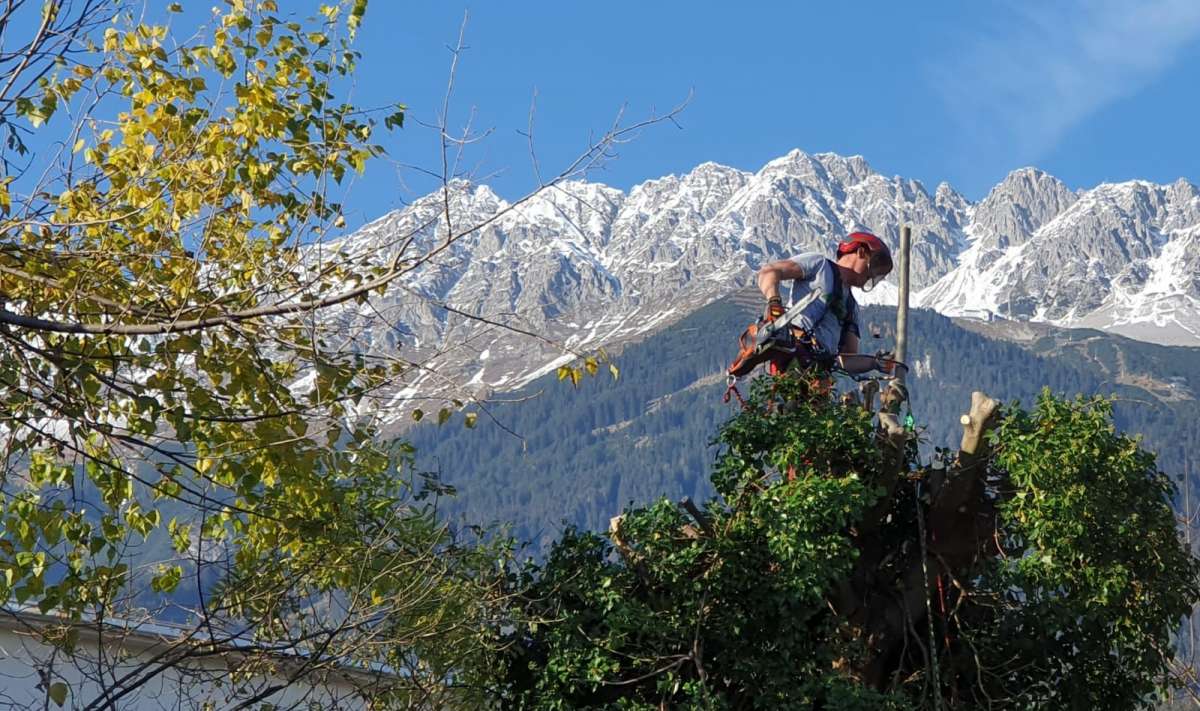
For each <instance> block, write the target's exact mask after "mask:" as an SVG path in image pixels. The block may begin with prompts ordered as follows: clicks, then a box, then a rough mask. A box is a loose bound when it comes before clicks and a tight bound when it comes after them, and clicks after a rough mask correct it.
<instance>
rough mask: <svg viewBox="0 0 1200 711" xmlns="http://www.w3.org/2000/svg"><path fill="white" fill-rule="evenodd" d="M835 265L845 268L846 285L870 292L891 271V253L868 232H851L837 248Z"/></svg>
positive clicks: (881, 241)
mask: <svg viewBox="0 0 1200 711" xmlns="http://www.w3.org/2000/svg"><path fill="white" fill-rule="evenodd" d="M837 257H838V258H837V263H838V265H839V266H842V267H845V268H846V271H847V272H848V274H845V280H846V283H847V284H849V285H850V286H856V287H858V288H860V289H862V290H863V291H870V290H871V289H872V288H874V286H875V285H876V284H878V283H879V282H881V281H883V278H884V277H885V276H887V275H888V273H889V272H891V271H892V253H891V252H890V251H889V250H888V248H887V245H886V244H884V243H883V240H881V239H879V238H878V237H876V236H875V235H873V234H871V233H870V232H851V233H850V234H849V235H847V236H846V239H845V240H844V241H842V242H840V243H839V244H838V246H837Z"/></svg>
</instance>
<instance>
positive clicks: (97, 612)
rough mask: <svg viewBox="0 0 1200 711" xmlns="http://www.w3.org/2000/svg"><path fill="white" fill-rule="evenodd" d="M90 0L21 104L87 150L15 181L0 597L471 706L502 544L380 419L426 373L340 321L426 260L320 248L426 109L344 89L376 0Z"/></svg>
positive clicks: (0, 391) (41, 158)
mask: <svg viewBox="0 0 1200 711" xmlns="http://www.w3.org/2000/svg"><path fill="white" fill-rule="evenodd" d="M18 4H19V3H18ZM60 5H62V3H46V4H45V7H46V8H47V9H48V11H49V10H55V9H57V8H59V6H60ZM68 5H70V4H69V3H68ZM80 5H81V7H80V8H74V7H68V8H66V9H68V10H70V11H71V12H73V13H76V15H77V16H81V19H78V20H77V24H76V26H75V28H76V32H75V34H74V35H72V37H73V38H74V39H64V40H63V46H64V47H70V50H69V51H62V52H57V53H56V54H57V56H48V55H47V52H48V51H49V50H46V51H44V52H43V53H42V56H37V57H35V56H32V55H34V54H35V53H36V52H37V51H38V50H37V47H38V46H39V45H37V42H36V40H34V42H33V43H31V44H30V45H29V50H28V51H29V53H30V55H31V56H30V57H28V58H27V59H28V60H29V62H28V63H26V62H22V64H21V66H27V67H34V69H30V70H28V71H29V73H28V74H27V75H26V76H10V77H8V79H7V82H8V86H9V88H11V89H13V90H14V91H16V90H21V91H24V92H25V94H24V95H22V96H20V97H19V98H16V100H15V101H11V102H4V103H3V105H2V106H0V125H4V126H7V127H9V128H10V129H12V127H13V125H14V124H15V123H16V122H17V121H20V122H21V134H18V133H14V134H13V135H14V136H19V135H23V133H25V132H29V131H38V132H42V135H39V136H38V141H37V143H38V144H40V145H45V146H51V145H54V144H58V145H61V146H63V150H62V151H49V150H48V151H46V152H44V153H42V154H40V155H31V156H30V157H29V159H28V160H25V161H22V162H21V163H22V164H21V165H20V166H19V169H18V168H17V167H15V165H14V163H13V162H12V160H11V158H12V157H11V156H10V155H8V154H7V153H6V154H5V155H4V156H3V158H4V160H3V162H2V165H3V166H4V170H5V171H6V174H5V175H3V176H0V294H3V298H2V299H0V301H2V302H3V303H0V341H2V343H3V346H2V347H0V409H3V410H4V412H5V424H4V427H3V429H2V430H0V439H2V440H3V449H4V456H5V462H4V464H5V467H4V475H3V477H2V478H0V487H2V492H0V493H2V495H0V601H6V600H10V599H11V600H13V601H15V602H17V603H19V604H22V605H26V606H36V607H37V608H38V609H40V610H42V611H43V612H53V613H56V614H58V615H60V616H61V617H62V619H63V620H64V621H65V622H72V621H75V622H77V621H81V620H85V619H86V620H89V624H92V623H93V622H94V624H96V625H100V624H102V623H103V621H104V619H105V618H106V617H116V618H118V620H119V618H121V617H122V615H124V614H129V615H133V614H136V615H138V617H139V618H140V617H141V614H142V613H141V612H137V611H136V609H137V608H142V607H150V608H152V609H153V610H154V613H165V614H171V615H174V616H176V617H177V618H178V617H183V619H182V620H181V621H182V622H183V623H188V624H197V630H198V631H197V632H196V634H195V636H194V638H195V639H201V638H204V637H207V636H213V637H215V638H220V639H228V640H234V641H245V639H247V638H253V640H254V641H258V642H262V645H261V649H263V650H279V651H282V652H284V653H296V654H301V655H303V656H304V657H305V659H307V660H309V662H310V663H311V666H310V668H311V669H313V670H316V671H322V672H323V670H324V667H325V666H326V665H328V664H332V663H362V664H368V663H378V662H390V663H391V664H392V665H393V666H394V667H395V668H397V669H400V670H402V673H400V674H397V675H395V677H393V678H392V679H391V680H390V681H388V680H385V681H386V682H387V683H390V684H392V685H393V686H398V687H401V689H400V691H397V692H396V693H397V694H402V693H407V694H408V696H406V697H404V698H403V699H401V698H399V697H397V704H401V703H403V704H408V703H413V704H416V703H431V704H433V705H438V704H439V703H443V702H446V701H447V700H448V698H449V697H439V698H437V699H434V700H431V699H430V696H431V695H436V693H437V692H439V691H446V693H447V694H448V695H449V696H452V697H455V698H460V697H461V695H462V692H461V691H458V690H454V691H452V692H450V691H447V690H448V689H449V688H450V686H451V684H450V683H449V679H450V677H451V676H453V677H454V678H455V679H456V680H461V679H463V678H464V677H463V673H462V672H460V671H456V670H459V669H461V668H464V667H466V666H473V665H467V664H466V663H465V661H464V660H465V659H468V658H470V657H471V656H472V655H477V654H479V653H481V651H482V649H483V647H481V639H483V637H484V636H485V635H484V630H485V627H484V625H483V623H482V622H481V621H480V617H481V616H482V615H484V614H485V609H484V608H485V607H486V606H487V605H488V604H490V601H489V598H488V593H487V591H488V590H489V586H491V585H492V584H493V582H494V578H495V577H496V575H497V574H498V573H497V572H496V571H497V568H496V559H497V558H501V559H502V558H503V557H504V556H505V555H506V553H505V550H504V546H503V544H499V545H497V546H494V547H491V546H489V547H477V546H475V545H474V544H473V542H470V541H467V540H463V539H460V538H457V537H455V536H453V535H452V534H451V532H450V531H449V529H448V528H447V527H446V526H445V525H443V524H442V523H441V522H440V521H439V520H438V518H437V516H436V515H435V511H436V510H437V506H436V502H437V499H438V494H439V493H441V492H444V491H447V489H445V488H443V487H441V486H440V485H439V484H437V482H436V478H426V479H424V480H422V478H421V477H419V476H418V475H417V473H416V472H415V470H414V467H413V463H412V457H411V449H410V448H407V447H406V446H403V445H397V446H395V447H390V448H389V447H386V446H382V445H380V444H379V441H378V439H377V435H378V434H379V433H378V432H377V431H376V430H375V429H374V426H373V424H372V422H371V421H370V420H369V419H367V418H362V417H359V416H358V415H359V413H360V408H359V406H360V405H361V404H362V401H363V398H364V397H367V396H368V394H369V393H371V392H372V391H374V390H376V389H378V388H380V387H382V386H383V385H384V384H386V383H389V382H390V381H391V380H393V379H395V378H397V377H400V376H402V375H403V373H404V369H405V365H406V364H404V363H403V362H401V361H398V360H395V359H385V358H381V357H378V356H377V355H373V354H368V353H364V352H363V351H362V350H361V349H360V348H358V346H357V344H349V345H346V339H344V338H343V337H340V336H339V337H336V338H335V337H334V334H331V333H330V332H329V331H328V330H327V329H326V328H325V327H324V326H322V324H323V323H325V321H323V320H322V319H321V318H318V317H317V315H316V312H318V311H321V310H327V309H331V308H334V307H337V306H338V305H340V304H347V305H351V306H353V305H356V304H361V303H362V302H364V301H365V300H366V299H367V297H368V295H371V294H377V293H380V292H382V291H385V290H386V289H387V288H388V285H389V284H390V283H391V282H392V281H393V280H395V279H397V278H398V277H399V276H400V275H401V273H402V270H403V269H406V268H412V264H411V263H409V264H405V265H403V266H401V265H400V264H399V261H398V259H397V260H396V261H393V262H392V263H391V264H388V263H381V262H379V261H378V260H373V259H371V258H368V257H364V256H363V255H349V254H346V253H344V252H342V251H340V250H338V249H337V248H336V246H331V247H330V248H329V249H327V250H324V251H321V250H315V249H312V248H313V247H315V246H316V243H317V242H319V241H321V240H324V239H326V238H327V237H328V236H330V235H332V234H335V233H336V232H337V230H339V229H341V228H342V227H344V225H345V220H344V218H343V217H342V211H341V205H340V204H339V203H338V201H337V200H336V199H335V197H334V196H333V192H334V191H335V190H337V189H338V188H337V186H338V185H339V184H341V183H342V182H343V181H344V180H345V179H346V178H347V177H351V176H353V175H354V174H355V173H361V172H362V170H363V168H364V166H365V164H366V162H367V161H368V160H370V159H371V158H373V157H375V156H378V155H380V153H381V152H382V148H381V147H380V145H378V144H377V143H376V142H375V141H376V139H377V137H376V133H377V128H380V126H378V122H377V116H378V118H379V119H381V120H382V127H381V128H383V129H393V128H399V127H401V126H402V125H403V118H404V109H403V107H402V106H391V107H387V108H386V109H384V110H382V111H369V110H368V111H364V110H362V109H360V108H359V107H356V106H354V105H352V104H350V103H348V102H346V101H345V100H344V90H345V89H348V85H349V83H350V81H351V80H352V77H353V73H354V70H355V66H356V62H357V61H358V53H357V52H356V51H355V50H354V49H353V46H352V44H351V40H352V39H353V36H354V34H355V33H356V31H357V30H358V28H359V27H360V24H361V22H362V19H363V15H364V12H365V10H366V6H367V3H366V1H365V0H342V1H340V2H329V3H327V4H324V5H320V6H316V4H315V3H314V8H313V9H314V10H315V13H314V16H312V17H309V18H306V19H302V18H300V17H299V16H294V15H290V14H289V15H283V16H281V15H280V12H279V9H278V7H277V4H276V2H274V0H224V2H222V3H218V7H217V8H215V9H214V12H213V14H212V19H211V24H210V25H209V26H207V27H204V28H200V29H199V30H193V29H192V28H186V29H184V30H178V28H176V29H174V30H173V29H172V27H171V26H167V25H152V24H146V23H145V22H143V21H142V16H141V15H140V14H139V13H138V12H137V11H136V10H137V8H133V7H130V6H127V5H125V4H120V3H118V4H116V5H119V9H121V10H122V12H120V13H118V14H117V15H116V16H115V17H112V18H110V17H108V16H102V15H101V14H100V13H101V11H102V10H106V9H107V8H108V7H109V6H110V4H109V3H82V4H80ZM89 8H90V10H89ZM169 9H170V10H171V11H177V10H178V9H179V8H178V7H176V4H173V5H172V7H171V8H169ZM89 12H90V13H91V14H88V13H89ZM109 19H111V22H109V21H108V20H109ZM175 21H176V22H177V21H178V20H175ZM6 26H7V25H6ZM9 29H10V30H14V28H12V27H9ZM14 31H15V30H14ZM56 32H57V30H56ZM39 34H40V33H39ZM51 34H54V33H51ZM67 34H69V33H64V36H66V35H67ZM24 51H25V50H22V52H24ZM16 71H17V72H20V71H21V69H20V68H19V67H18V69H17V70H16ZM20 87H25V88H24V89H20ZM10 98H11V97H10ZM380 114H382V115H380ZM14 130H15V129H14ZM25 150H26V147H25V146H24V145H23V144H21V143H20V141H19V139H16V140H14V141H10V142H7V143H5V144H4V145H3V146H0V151H9V152H11V151H17V152H18V153H24V152H25ZM373 256H377V255H373ZM406 256H407V257H408V258H410V259H412V260H413V261H417V260H416V256H417V255H415V253H409V254H408V255H406ZM329 320H330V321H332V320H333V319H332V318H330V319H329ZM341 335H342V336H344V334H341ZM459 406H461V403H460V404H459ZM449 415H450V410H449V409H445V410H443V412H442V413H441V414H439V416H438V420H439V421H443V422H444V421H445V420H446V419H448V418H449ZM471 422H473V419H472V420H471ZM424 484H429V486H425V485H424ZM131 608H133V609H132V610H131ZM180 610H186V611H187V612H186V613H181V612H179V611H180ZM154 613H152V614H154ZM200 618H202V619H203V622H202V624H200V623H197V622H196V621H197V619H200ZM466 621H473V622H474V624H471V623H469V622H466ZM222 624H225V625H227V627H225V628H221V625H222ZM314 640H319V643H318V642H316V641H314ZM180 650H181V651H180V653H181V654H184V655H185V657H186V651H187V650H186V645H182V646H181V647H180ZM205 654H208V652H205ZM264 654H266V652H264ZM417 657H420V659H421V664H420V665H419V666H418V665H417V664H416V662H415V659H416V658H417ZM167 661H168V662H169V661H170V660H169V659H168V660H167ZM239 663H241V662H239ZM155 666H156V667H157V671H155V672H153V673H163V671H164V670H169V669H170V668H171V664H169V663H164V664H162V665H161V666H159V665H158V664H157V662H156V665H155ZM246 668H248V669H253V668H255V666H254V664H252V663H249V662H246ZM97 673H99V674H101V675H103V674H109V673H111V670H107V669H101V670H99V671H98V672H97ZM145 681H146V680H145V679H132V677H130V678H129V683H131V684H134V685H135V686H136V685H140V684H144V683H145ZM52 689H53V690H52V692H50V693H52V694H53V696H52V700H54V701H55V702H56V703H60V704H61V700H60V698H59V697H60V696H61V695H62V694H63V693H64V692H62V691H60V690H59V687H52ZM230 693H231V694H237V693H242V692H241V691H238V689H237V687H233V690H232V691H230ZM80 702H81V703H87V702H88V700H86V699H81V700H80ZM226 702H228V705H233V703H232V698H231V699H222V700H220V701H219V702H217V703H216V705H218V706H225V705H227V704H226Z"/></svg>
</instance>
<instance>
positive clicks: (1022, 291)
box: [916, 168, 1200, 345]
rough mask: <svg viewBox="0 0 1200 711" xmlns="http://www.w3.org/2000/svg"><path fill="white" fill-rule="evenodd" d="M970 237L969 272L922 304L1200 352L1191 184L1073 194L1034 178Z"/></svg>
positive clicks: (991, 210) (994, 194)
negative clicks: (1094, 330) (1199, 348)
mask: <svg viewBox="0 0 1200 711" xmlns="http://www.w3.org/2000/svg"><path fill="white" fill-rule="evenodd" d="M964 232H965V234H966V236H967V243H968V248H967V249H965V250H964V251H963V252H962V253H961V255H960V256H959V265H958V267H956V268H955V269H954V271H953V272H952V273H951V274H948V275H946V276H945V277H943V278H942V279H941V280H940V281H939V282H938V283H937V284H934V285H933V286H931V287H929V288H927V289H925V290H923V291H922V292H921V293H920V294H918V295H917V297H916V303H917V304H918V305H922V306H926V307H929V308H933V309H935V310H937V311H940V312H942V313H945V314H948V315H967V316H971V315H992V314H994V315H999V316H1003V317H1006V318H1012V319H1020V320H1032V321H1042V322H1047V323H1051V324H1054V325H1058V326H1078V327H1092V328H1100V329H1104V330H1108V331H1112V332H1115V333H1119V334H1122V335H1125V336H1130V337H1132V338H1138V339H1142V340H1146V341H1152V342H1158V343H1165V344H1173V345H1200V253H1198V252H1197V250H1200V192H1198V191H1197V188H1196V186H1195V185H1192V184H1191V183H1188V182H1187V181H1184V180H1179V181H1176V182H1175V183H1172V184H1171V185H1154V184H1151V183H1147V182H1144V181H1131V182H1127V183H1118V184H1103V185H1100V186H1098V187H1096V188H1094V189H1092V190H1083V191H1079V192H1077V193H1073V192H1071V191H1070V190H1068V189H1067V187H1066V186H1065V185H1063V184H1062V183H1061V182H1060V181H1058V180H1057V179H1055V178H1053V177H1052V176H1049V175H1047V174H1045V173H1043V172H1041V171H1038V170H1034V169H1032V168H1025V169H1022V170H1018V171H1016V172H1014V173H1012V174H1010V175H1009V176H1008V177H1007V178H1005V179H1004V181H1002V182H1001V183H1000V184H999V185H997V186H996V187H995V188H993V189H992V191H991V192H990V193H989V194H988V196H987V197H986V198H984V200H983V201H982V202H980V203H979V204H978V205H976V206H975V207H974V210H973V213H972V220H971V221H970V223H969V224H968V225H967V226H966V229H965V230H964Z"/></svg>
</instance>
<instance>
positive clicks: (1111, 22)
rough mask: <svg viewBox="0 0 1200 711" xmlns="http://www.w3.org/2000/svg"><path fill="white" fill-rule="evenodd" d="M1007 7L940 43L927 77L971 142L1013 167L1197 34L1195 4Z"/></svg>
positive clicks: (1052, 1) (1198, 8)
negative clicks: (996, 17) (992, 20)
mask: <svg viewBox="0 0 1200 711" xmlns="http://www.w3.org/2000/svg"><path fill="white" fill-rule="evenodd" d="M1008 9H1009V13H1008V15H1007V17H1005V18H1003V21H1000V22H997V23H996V24H994V25H993V26H991V27H987V28H976V29H975V30H974V31H973V32H969V33H967V34H964V35H963V36H961V37H960V39H961V40H962V42H961V44H957V43H956V45H955V46H953V47H947V48H946V51H945V52H943V53H942V54H941V56H939V57H938V61H937V63H936V64H935V65H934V66H932V67H931V69H930V75H931V77H930V78H931V80H932V81H933V82H934V84H935V86H936V88H937V90H938V91H939V92H941V93H942V95H943V97H944V98H945V100H946V101H947V103H948V104H949V110H950V113H951V115H952V116H954V117H955V118H956V119H958V120H959V121H960V122H961V123H962V126H963V129H964V131H965V133H966V137H967V138H968V140H969V141H970V142H971V144H972V145H973V146H975V147H976V148H977V149H979V150H987V149H990V151H989V152H991V151H1001V152H1003V154H1004V155H1006V157H1007V159H1008V160H1009V161H1011V163H1010V165H1013V166H1014V167H1015V166H1016V165H1019V164H1021V163H1024V162H1031V161H1034V160H1037V159H1038V158H1039V157H1041V156H1042V155H1044V154H1045V153H1046V152H1047V151H1049V150H1050V149H1052V148H1053V147H1054V146H1055V145H1056V144H1057V143H1058V142H1059V141H1060V140H1061V139H1062V138H1063V136H1064V135H1065V134H1066V133H1067V132H1068V131H1069V130H1070V129H1071V128H1072V127H1074V126H1076V125H1077V124H1078V123H1079V122H1081V121H1082V120H1084V119H1086V118H1087V117H1088V116H1089V115H1091V114H1093V113H1094V112H1096V111H1098V110H1099V109H1101V108H1103V107H1104V106H1106V105H1108V104H1110V103H1112V102H1114V101H1117V100H1119V99H1121V98H1123V97H1126V96H1129V95H1131V94H1133V93H1135V92H1136V91H1138V90H1139V89H1141V88H1142V87H1144V86H1146V84H1147V83H1149V82H1151V81H1152V80H1153V79H1154V78H1155V77H1157V76H1158V75H1159V74H1161V73H1162V72H1163V71H1164V70H1166V69H1167V68H1168V67H1170V66H1171V64H1172V63H1173V62H1174V61H1175V59H1176V58H1177V57H1178V56H1179V54H1180V52H1181V51H1183V50H1184V49H1185V48H1186V47H1187V46H1188V45H1189V44H1190V43H1192V42H1194V41H1196V40H1197V39H1198V38H1200V0H1145V1H1141V0H1090V1H1089V0H1070V1H1066V0H1049V1H1045V2H1039V1H1037V0H1034V1H1033V2H1030V3H1027V4H1025V5H1022V6H1019V7H1018V6H1015V5H1013V6H1008ZM1188 90H1189V91H1191V90H1194V88H1193V87H1189V88H1188Z"/></svg>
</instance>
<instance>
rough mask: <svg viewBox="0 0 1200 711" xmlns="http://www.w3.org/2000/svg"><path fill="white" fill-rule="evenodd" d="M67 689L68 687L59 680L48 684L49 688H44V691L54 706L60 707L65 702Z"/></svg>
mask: <svg viewBox="0 0 1200 711" xmlns="http://www.w3.org/2000/svg"><path fill="white" fill-rule="evenodd" d="M69 690H70V688H69V687H68V686H67V685H66V684H64V683H62V682H61V681H56V682H54V683H53V684H51V685H50V688H48V689H46V693H47V694H48V695H49V696H50V700H51V701H53V702H54V703H55V705H56V706H59V707H62V706H63V705H64V704H66V703H67V692H68V691H69Z"/></svg>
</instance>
